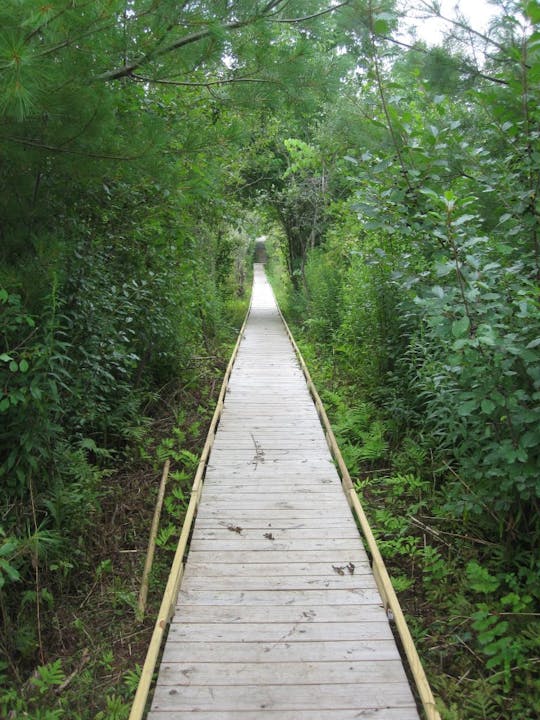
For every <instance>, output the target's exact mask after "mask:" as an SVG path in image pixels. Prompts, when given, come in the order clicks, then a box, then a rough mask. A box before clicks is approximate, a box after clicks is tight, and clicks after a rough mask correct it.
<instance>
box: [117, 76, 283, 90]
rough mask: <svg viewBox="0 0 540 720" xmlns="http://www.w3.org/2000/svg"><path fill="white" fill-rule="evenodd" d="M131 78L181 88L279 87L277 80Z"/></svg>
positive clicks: (244, 78) (243, 78)
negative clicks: (193, 80) (259, 85)
mask: <svg viewBox="0 0 540 720" xmlns="http://www.w3.org/2000/svg"><path fill="white" fill-rule="evenodd" d="M131 78H132V79H133V80H136V81H137V82H144V83H151V84H152V85H179V86H181V87H211V86H212V85H228V84H232V83H274V84H276V85H279V82H278V81H277V80H270V79H265V78H247V77H239V78H224V79H223V80H207V81H201V82H188V81H183V80H169V79H166V78H159V79H158V78H151V77H145V76H144V75H136V74H134V73H133V74H132V75H131Z"/></svg>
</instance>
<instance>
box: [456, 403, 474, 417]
mask: <svg viewBox="0 0 540 720" xmlns="http://www.w3.org/2000/svg"><path fill="white" fill-rule="evenodd" d="M477 407H478V404H477V402H476V400H466V401H465V402H462V403H460V404H459V405H458V408H457V412H458V415H460V416H461V417H467V415H471V414H472V413H473V412H474V411H475V410H476V408H477Z"/></svg>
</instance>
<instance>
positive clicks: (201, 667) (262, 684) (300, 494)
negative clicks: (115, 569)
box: [149, 264, 419, 720]
mask: <svg viewBox="0 0 540 720" xmlns="http://www.w3.org/2000/svg"><path fill="white" fill-rule="evenodd" d="M149 718H150V719H151V720H167V719H170V720H188V718H189V720H352V718H363V719H367V718H373V719H375V718H376V720H419V716H418V712H417V710H416V705H415V702H414V700H413V696H412V693H411V690H410V687H409V683H408V681H407V678H406V676H405V672H404V670H403V666H402V662H401V659H400V656H399V653H398V651H397V648H396V645H395V643H394V639H393V636H392V632H391V630H390V627H389V624H388V622H387V619H386V614H385V612H384V610H383V608H382V602H381V598H380V596H379V593H378V591H377V589H376V585H375V580H374V578H373V575H372V573H371V569H370V566H369V562H368V559H367V556H366V553H365V551H364V548H363V545H362V541H361V540H360V537H359V535H358V531H357V528H356V525H355V522H354V520H353V517H352V515H351V512H350V509H349V506H348V505H347V501H346V499H345V496H344V494H343V491H342V489H341V484H340V479H339V477H338V474H337V472H336V470H335V468H334V465H333V462H332V459H331V456H330V452H329V450H328V448H327V445H326V441H325V437H324V432H323V430H322V428H321V425H320V422H319V418H318V415H317V412H316V410H315V407H314V405H313V402H312V400H311V397H310V395H309V392H308V389H307V386H306V383H305V380H304V377H303V375H302V372H301V370H300V368H299V366H298V362H297V359H296V356H295V354H294V352H293V349H292V347H291V344H290V342H289V340H288V338H287V335H286V332H285V329H284V326H283V323H282V321H281V319H280V316H279V313H278V310H277V306H276V302H275V299H274V296H273V293H272V290H271V288H270V286H269V284H268V282H267V280H266V277H265V274H264V269H263V267H262V265H259V264H257V265H255V279H254V288H253V302H252V308H251V313H250V317H249V320H248V324H247V326H246V330H245V335H244V339H243V341H242V344H241V346H240V351H239V354H238V357H237V360H236V364H235V366H234V370H233V373H232V376H231V380H230V384H229V389H228V392H227V395H226V401H225V408H224V411H223V415H222V419H221V421H220V424H219V428H218V432H217V435H216V438H215V443H214V446H213V449H212V452H211V456H210V464H209V466H208V470H207V474H206V480H205V484H204V490H203V494H202V498H201V504H200V507H199V512H198V517H197V520H196V523H195V527H194V531H193V538H192V542H191V548H190V552H189V556H188V560H187V564H186V570H185V575H184V578H183V581H182V586H181V591H180V595H179V598H178V605H177V608H176V614H175V616H174V619H173V621H172V625H171V629H170V632H169V637H168V640H167V643H166V646H165V650H164V655H163V660H162V663H161V668H160V672H159V678H158V683H157V688H156V691H155V695H154V700H153V704H152V710H151V712H150V715H149Z"/></svg>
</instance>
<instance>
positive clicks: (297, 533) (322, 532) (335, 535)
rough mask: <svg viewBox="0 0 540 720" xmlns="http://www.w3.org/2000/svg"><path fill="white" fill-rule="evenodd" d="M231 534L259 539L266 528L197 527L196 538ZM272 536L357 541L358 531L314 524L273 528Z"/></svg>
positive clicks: (220, 537) (351, 528)
mask: <svg viewBox="0 0 540 720" xmlns="http://www.w3.org/2000/svg"><path fill="white" fill-rule="evenodd" d="M231 533H232V534H233V535H240V536H241V537H243V538H245V539H246V540H247V539H253V538H256V539H259V538H261V537H262V536H263V533H264V535H267V534H268V528H263V529H261V528H258V529H253V528H249V529H248V528H241V527H239V526H238V525H237V526H234V525H231V526H230V527H228V528H227V527H219V528H204V527H199V528H197V533H196V538H195V539H196V540H197V541H201V540H229V539H230V537H231ZM271 534H272V536H273V537H274V539H275V540H276V541H281V540H300V539H302V540H303V539H305V538H308V539H313V540H325V539H330V540H338V539H347V538H348V539H354V540H355V541H356V542H359V539H358V531H357V529H356V528H355V527H354V525H347V526H345V527H341V526H340V525H338V526H337V527H324V526H323V527H317V526H316V525H315V524H314V525H313V527H312V528H308V529H306V528H289V529H281V528H279V529H274V530H272V533H271Z"/></svg>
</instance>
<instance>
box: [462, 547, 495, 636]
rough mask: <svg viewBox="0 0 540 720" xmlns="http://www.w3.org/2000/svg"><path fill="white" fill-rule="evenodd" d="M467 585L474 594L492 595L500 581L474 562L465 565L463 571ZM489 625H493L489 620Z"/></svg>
mask: <svg viewBox="0 0 540 720" xmlns="http://www.w3.org/2000/svg"><path fill="white" fill-rule="evenodd" d="M465 572H466V574H467V579H468V581H469V585H470V586H471V588H472V589H473V590H475V591H476V592H481V593H492V592H495V590H497V588H498V587H499V585H500V584H501V582H500V580H499V579H498V578H496V577H494V576H493V575H491V574H490V573H489V572H488V571H487V570H486V569H485V568H484V567H482V566H481V565H479V564H478V563H477V562H476V561H475V560H472V561H471V562H470V563H468V564H467V568H466V570H465ZM488 622H489V623H490V624H491V625H493V624H495V623H494V622H493V620H492V619H491V618H490V619H489V621H488Z"/></svg>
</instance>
